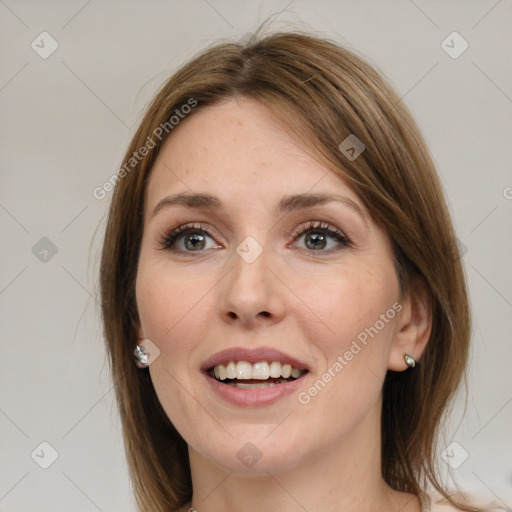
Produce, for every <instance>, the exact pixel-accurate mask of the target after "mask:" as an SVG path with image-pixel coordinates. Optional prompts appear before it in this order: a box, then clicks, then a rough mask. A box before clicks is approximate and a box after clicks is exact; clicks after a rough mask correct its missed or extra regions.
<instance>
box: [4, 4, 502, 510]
mask: <svg viewBox="0 0 512 512" xmlns="http://www.w3.org/2000/svg"><path fill="white" fill-rule="evenodd" d="M272 14H275V15H276V16H275V18H274V23H273V24H272V29H293V28H297V29H301V30H308V29H310V30H314V31H315V32H316V33H317V34H323V35H325V36H327V37H330V38H333V39H335V40H336V41H338V42H340V43H342V44H344V45H346V46H348V47H349V48H352V49H354V50H355V51H356V52H358V53H359V54H360V55H362V56H364V57H366V58H367V59H368V60H369V61H370V62H371V63H372V64H373V65H374V66H376V67H377V68H378V69H379V70H380V71H381V72H382V73H384V75H385V76H387V78H388V79H389V80H390V81H391V83H392V84H393V85H394V86H395V87H396V89H397V90H398V92H399V94H400V96H401V97H402V101H403V102H404V103H405V104H406V105H407V106H408V107H409V108H410V109H411V111H412V113H413V115H414V116H415V117H416V119H417V121H418V123H419V125H420V127H421V129H422V130H423V133H424V135H425V138H426V140H427V142H428V144H429V147H430V149H431V152H432V154H433V156H434V159H435V162H436V165H437V168H438V171H439V174H440V176H441V178H442V182H443V185H444V187H445V190H446V194H447V197H448V200H449V204H450V208H451V211H452V214H453V218H454V222H455V225H456V229H457V233H458V237H459V241H460V244H461V249H462V254H463V263H464V266H465V268H466V272H467V277H468V282H469V286H470V292H471V301H472V306H473V314H474V332H473V347H472V353H471V367H470V374H469V397H468V401H467V410H466V415H465V417H464V418H463V417H462V415H461V413H462V412H463V409H464V407H463V405H461V404H462V403H460V404H459V405H458V406H457V407H455V410H454V413H453V416H452V419H451V423H450V429H449V432H448V434H447V439H446V441H443V443H442V444H441V446H440V457H441V458H443V457H444V460H446V461H447V462H446V467H448V466H447V464H448V463H450V465H451V466H452V468H453V474H454V476H455V478H456V479H457V480H458V481H459V482H460V483H461V485H463V486H464V488H465V489H467V490H469V491H470V492H473V493H477V494H481V495H483V496H484V497H487V498H492V499H498V500H500V501H502V502H504V503H506V505H507V506H508V507H512V491H511V488H512V442H511V436H510V433H511V426H512V372H511V370H510V368H511V361H512V350H511V339H510V332H511V328H512V315H511V308H512V286H511V285H512V271H511V269H512V266H511V265H510V262H511V256H512V243H511V227H512V226H511V225H512V215H511V212H512V188H511V187H512V175H511V173H510V169H511V152H510V144H511V140H512V139H511V132H512V117H511V113H512V99H511V98H512V88H511V82H512V68H511V63H512V59H511V53H512V44H511V43H512V30H511V29H512V26H511V14H512V2H511V1H510V0H501V1H496V0H481V1H476V0H475V1H466V0H463V1H462V0H461V1H425V0H414V1H413V0H400V1H398V0H397V1H378V0H375V1H368V0H366V1H316V2H306V1H299V0H297V1H289V0H286V1H272V2H271V1H248V0H245V1H235V0H233V1H228V0H191V1H187V2H184V1H183V2H178V1H168V2H164V1H157V0H153V1H125V2H121V1H109V2H101V1H99V0H92V1H91V0H89V1H84V0H73V1H66V2H64V1H46V2H36V1H14V0H2V1H0V38H1V45H2V46H1V48H2V51H1V52H0V59H1V61H0V69H1V78H0V108H1V118H0V119H1V121H0V129H1V133H0V147H1V152H0V159H1V188H0V224H1V230H2V231H1V232H2V237H1V249H2V250H1V253H0V255H1V256H0V257H1V265H0V322H1V331H0V332H1V353H0V358H1V371H0V510H1V511H4V512H6V511H8V512H14V511H16V512H18V511H23V512H31V511H39V512H42V511H52V512H58V511H67V512H69V511H80V512H85V511H97V510H100V511H104V512H107V511H112V512H114V511H119V512H121V511H122V512H127V511H131V510H135V507H134V502H133V498H132V490H131V487H130V483H129V479H128V474H127V466H126V462H125V456H124V451H123V444H122V437H121V428H120V422H119V419H118V416H117V412H116V406H115V403H114V396H113V391H112V387H111V383H110V378H109V373H108V367H107V364H106V357H105V354H106V353H105V348H104V343H103V338H102V331H101V324H100V320H99V316H98V304H97V300H98V293H97V289H98V286H97V272H98V259H99V254H100V249H101V242H102V236H103V229H104V221H105V215H106V212H107V209H108V205H109V200H110V194H108V195H107V197H106V198H105V199H103V200H98V199H96V198H95V197H94V196H93V190H94V189H95V187H98V186H101V185H102V184H103V183H104V182H105V180H107V179H108V178H109V177H110V176H111V175H112V174H113V173H115V172H116V171H117V169H118V168H119V166H120V165H121V164H122V158H123V155H124V151H125V149H126V146H127V144H128V142H129V140H130V137H131V135H132V134H133V132H134V130H135V128H136V126H137V123H138V121H139V120H140V118H141V112H142V111H143V109H144V107H145V106H146V105H147V102H148V101H149V100H150V98H151V97H152V95H153V94H154V93H155V91H156V90H157V88H158V87H159V86H160V85H161V84H162V83H163V82H164V81H165V80H166V78H168V77H169V76H170V74H171V73H172V72H173V71H174V70H176V69H177V68H178V67H179V66H180V65H181V64H182V63H184V62H185V61H187V60H188V59H189V58H191V57H192V56H193V55H194V54H195V53H196V52H198V51H199V50H201V49H202V48H204V47H205V46H208V45H211V44H213V43H214V42H215V41H216V40H218V39H230V40H233V41H236V40H239V39H241V38H242V37H244V36H245V35H246V34H247V33H250V32H253V31H254V30H255V29H256V28H257V26H258V25H259V23H261V22H262V21H263V20H264V19H266V18H267V17H269V16H270V15H272ZM43 32H46V34H42V33H43ZM454 32H456V34H453V33H454ZM56 45H58V47H57V46H56ZM466 45H467V48H466ZM54 48H56V49H55V50H54V51H53V53H51V51H52V50H53V49H54ZM464 48H466V49H465V51H463V52H462V50H464ZM460 52H462V53H460ZM50 53H51V54H50ZM41 443H43V444H41ZM453 443H455V444H453ZM447 446H448V448H447ZM443 464H445V463H444V462H443ZM45 466H47V467H46V469H44V467H45ZM455 466H457V467H455Z"/></svg>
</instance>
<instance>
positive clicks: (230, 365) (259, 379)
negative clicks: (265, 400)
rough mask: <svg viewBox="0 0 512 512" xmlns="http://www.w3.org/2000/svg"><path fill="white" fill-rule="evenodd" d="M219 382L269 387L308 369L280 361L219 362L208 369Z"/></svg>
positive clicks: (249, 386)
mask: <svg viewBox="0 0 512 512" xmlns="http://www.w3.org/2000/svg"><path fill="white" fill-rule="evenodd" d="M207 373H208V375H209V376H210V377H211V378H212V379H215V380H216V381H217V382H220V383H222V384H225V385H227V386H232V387H236V388H241V389H258V388H267V387H270V386H277V385H279V384H285V383H287V382H292V381H294V380H297V379H300V378H302V377H303V376H304V375H305V374H306V373H308V371H307V370H302V369H299V368H295V367H293V366H292V365H291V364H282V363H280V362H279V361H270V362H268V361H260V362H257V363H254V364H251V363H249V362H247V361H229V362H226V363H224V364H217V365H215V366H214V367H212V368H209V369H208V370H207Z"/></svg>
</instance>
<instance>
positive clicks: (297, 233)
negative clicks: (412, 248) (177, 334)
mask: <svg viewBox="0 0 512 512" xmlns="http://www.w3.org/2000/svg"><path fill="white" fill-rule="evenodd" d="M308 232H313V233H314V232H319V233H322V234H324V235H328V236H330V237H331V238H333V239H334V240H336V241H337V242H338V243H339V244H340V247H337V248H331V249H322V250H317V251H314V250H308V249H304V250H306V251H308V252H311V253H314V254H317V255H323V254H329V253H332V252H334V251H338V250H341V249H342V248H346V247H351V246H352V243H351V241H350V240H349V239H348V237H347V236H345V235H344V234H343V233H342V232H341V231H340V230H339V229H336V228H334V227H332V226H330V225H329V224H327V223H326V222H323V221H309V222H307V223H306V224H305V225H303V226H301V227H299V228H297V229H296V230H294V231H292V232H291V233H290V236H291V237H293V241H294V242H295V241H297V240H298V239H299V238H300V237H301V236H303V235H304V234H306V233H308ZM188 234H206V235H208V236H209V237H210V238H213V237H212V236H211V235H210V233H209V232H208V230H207V229H204V228H203V226H202V225H201V224H183V225H182V226H179V227H178V228H176V229H174V230H172V229H171V230H169V231H167V232H165V233H164V234H163V236H162V237H161V238H160V240H159V248H160V249H162V250H167V251H171V252H175V253H186V254H193V253H194V252H198V253H200V252H204V251H182V250H181V249H175V248H173V247H172V246H173V244H174V243H175V242H176V240H178V239H179V238H181V237H182V236H184V235H188Z"/></svg>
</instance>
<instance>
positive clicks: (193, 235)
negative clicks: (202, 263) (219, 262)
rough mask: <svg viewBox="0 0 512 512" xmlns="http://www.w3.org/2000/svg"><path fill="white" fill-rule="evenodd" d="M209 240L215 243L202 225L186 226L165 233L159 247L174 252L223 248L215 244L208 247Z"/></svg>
mask: <svg viewBox="0 0 512 512" xmlns="http://www.w3.org/2000/svg"><path fill="white" fill-rule="evenodd" d="M208 239H210V240H212V241H213V238H212V237H211V236H210V234H209V233H208V231H207V230H206V229H204V227H203V226H202V225H201V224H184V225H182V226H179V227H178V228H176V229H174V230H171V231H170V232H166V233H164V235H163V236H162V237H161V239H160V240H159V246H160V248H161V249H165V250H169V251H173V252H202V251H203V249H215V248H218V247H221V246H220V245H217V244H216V243H215V242H214V243H213V245H211V246H210V247H207V245H208V244H207V241H208Z"/></svg>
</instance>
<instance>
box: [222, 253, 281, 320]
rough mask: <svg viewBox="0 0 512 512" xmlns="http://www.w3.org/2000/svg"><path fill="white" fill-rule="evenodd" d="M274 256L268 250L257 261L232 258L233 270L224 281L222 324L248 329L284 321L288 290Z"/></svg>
mask: <svg viewBox="0 0 512 512" xmlns="http://www.w3.org/2000/svg"><path fill="white" fill-rule="evenodd" d="M271 256H272V255H271V254H270V253H269V251H267V250H265V249H264V250H263V252H262V253H261V254H260V255H259V256H258V257H257V258H256V259H255V260H254V261H251V259H250V258H249V259H247V258H245V259H244V257H243V256H240V255H239V254H238V253H235V254H234V255H233V259H234V263H233V267H232V269H231V271H230V272H228V275H227V276H226V279H223V283H224V284H223V288H222V291H221V297H220V301H219V313H220V316H221V318H222V319H223V321H225V322H227V323H229V324H236V323H238V324H239V325H240V326H242V327H245V328H251V327H255V326H257V325H258V324H262V325H271V324H274V323H277V322H279V321H281V319H282V318H283V316H284V311H285V306H284V296H283V293H285V290H286V288H285V287H284V286H283V284H282V283H281V281H280V280H279V279H278V277H277V276H278V273H279V272H278V269H277V265H276V261H275V258H272V257H271Z"/></svg>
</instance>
